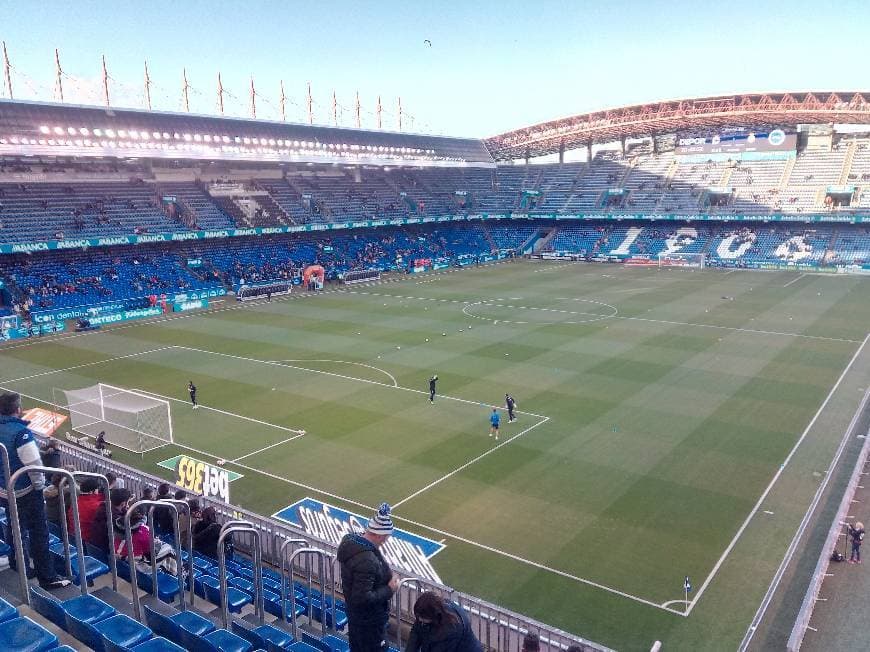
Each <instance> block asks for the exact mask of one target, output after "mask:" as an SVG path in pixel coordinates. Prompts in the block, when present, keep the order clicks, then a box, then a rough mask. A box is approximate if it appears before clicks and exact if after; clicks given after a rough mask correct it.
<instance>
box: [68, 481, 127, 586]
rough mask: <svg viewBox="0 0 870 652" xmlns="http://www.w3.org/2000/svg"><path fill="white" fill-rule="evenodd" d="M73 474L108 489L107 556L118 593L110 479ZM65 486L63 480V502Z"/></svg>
mask: <svg viewBox="0 0 870 652" xmlns="http://www.w3.org/2000/svg"><path fill="white" fill-rule="evenodd" d="M72 474H73V476H74V477H76V478H94V479H96V480H97V481H98V482H99V483H100V484H101V485H103V486H105V487H106V493H105V500H104V501H103V505H104V506H105V508H106V530H107V534H108V539H106V541H107V542H108V545H109V549H108V550H107V551H106V556H107V557H108V559H109V569H110V570H111V571H112V590H113V591H117V590H118V563H117V559H116V558H115V546H113V545H112V542H113V541H114V539H115V537H114V530H113V528H112V503H111V500H110V496H109V494H110V493H111V490H110V489H109V479H108V478H107V477H106V476H105V475H101V474H99V473H91V472H89V471H73V472H72ZM64 484H65V481H63V480H62V481H61V484H60V487H58V489H59V494H60V500H61V501H63V487H64ZM62 513H63V512H62ZM61 520H65V519H61ZM67 556H68V555H67Z"/></svg>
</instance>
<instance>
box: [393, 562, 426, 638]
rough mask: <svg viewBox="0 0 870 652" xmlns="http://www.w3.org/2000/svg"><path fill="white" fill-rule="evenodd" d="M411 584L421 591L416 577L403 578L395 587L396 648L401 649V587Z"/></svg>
mask: <svg viewBox="0 0 870 652" xmlns="http://www.w3.org/2000/svg"><path fill="white" fill-rule="evenodd" d="M411 584H413V585H414V586H415V587H416V588H417V590H418V591H420V590H421V589H423V588H424V587H423V584H422V582H420V580H418V579H417V578H416V577H405V578H403V579H401V580H399V585H398V586H397V587H396V595H395V598H396V646H397V647H398V648H399V649H400V650H401V649H402V587H403V586H410V585H411Z"/></svg>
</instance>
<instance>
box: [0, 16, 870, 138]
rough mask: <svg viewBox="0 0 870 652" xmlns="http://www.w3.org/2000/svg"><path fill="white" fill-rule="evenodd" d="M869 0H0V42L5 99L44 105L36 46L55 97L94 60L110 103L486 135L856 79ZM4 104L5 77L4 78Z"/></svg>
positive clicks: (88, 81) (84, 91)
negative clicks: (615, 111)
mask: <svg viewBox="0 0 870 652" xmlns="http://www.w3.org/2000/svg"><path fill="white" fill-rule="evenodd" d="M868 25H870V2H866V0H864V1H852V0H832V1H831V2H828V3H824V2H814V3H810V2H804V1H803V0H794V1H792V2H780V1H777V0H755V1H753V2H748V1H744V0H732V1H730V2H729V1H721V0H717V1H716V2H709V1H708V2H704V0H695V1H694V2H692V1H674V2H642V1H634V0H610V1H609V2H586V1H584V0H574V1H569V2H555V1H549V0H532V1H528V0H526V1H524V2H514V1H512V0H502V1H500V2H490V1H485V0H479V1H477V2H475V1H474V0H471V1H467V2H461V3H460V2H456V1H452V2H451V1H450V0H441V1H440V2H439V1H434V2H424V1H421V0H417V1H416V2H414V1H413V0H412V1H410V2H390V1H387V0H385V1H381V2H366V1H364V0H358V1H357V2H344V1H342V0H333V1H331V2H311V1H304V2H303V1H297V0H285V1H277V0H276V1H267V0H249V1H248V2H229V1H227V0H211V1H200V0H175V1H174V2H167V1H165V0H151V1H148V2H142V1H141V0H139V1H136V2H128V1H126V0H118V1H116V2H98V1H96V0H77V1H76V2H69V1H68V0H65V1H63V2H61V1H57V0H40V1H38V2H37V1H35V0H13V1H10V0H0V39H2V40H4V41H5V42H6V46H7V49H8V52H9V58H10V61H11V64H12V66H13V70H12V82H13V90H14V95H15V98H16V99H39V100H43V101H52V100H56V99H57V96H56V91H55V83H54V80H55V74H54V49H55V48H57V49H58V50H59V53H60V60H61V65H62V68H63V71H64V77H63V84H64V96H65V99H66V101H67V102H75V103H83V104H97V103H100V102H101V101H102V100H101V95H100V93H101V90H100V89H101V83H100V79H101V63H100V57H101V55H105V56H106V60H107V63H108V70H109V75H110V78H111V79H110V95H111V100H112V102H113V104H114V105H117V106H136V107H142V106H144V104H143V102H144V93H143V89H142V86H143V77H144V71H143V67H144V62H145V60H146V59H147V61H148V67H149V71H150V76H151V80H152V82H153V87H152V91H151V92H152V106H153V108H154V109H159V110H167V111H178V110H181V107H182V105H181V86H182V69H183V68H186V70H187V78H188V81H189V83H190V87H191V94H190V109H191V111H193V112H197V113H208V114H216V113H217V99H216V98H217V93H216V88H217V74H218V72H220V73H221V78H222V81H223V86H224V88H225V89H226V90H227V91H228V92H229V93H231V94H232V96H227V97H226V98H225V110H226V112H227V114H232V115H243V116H249V115H250V100H249V93H250V84H251V76H252V75H253V78H254V84H255V88H256V92H257V96H258V97H257V117H258V118H264V119H280V111H279V108H278V98H279V96H280V87H279V84H280V81H281V80H283V82H284V88H285V91H286V95H287V97H288V104H287V109H286V110H287V119H288V120H292V121H297V122H303V121H306V122H307V110H306V97H307V84H308V83H309V82H310V83H311V87H312V96H313V99H314V103H315V104H314V121H315V123H319V124H332V120H333V116H332V93H333V91H335V93H336V97H337V100H338V104H339V106H340V107H341V108H340V109H339V116H338V117H339V120H338V122H339V124H340V125H344V126H355V123H356V117H355V109H354V106H355V93H357V92H359V95H360V103H361V105H362V126H363V127H364V128H374V127H375V126H376V118H375V106H376V102H377V97H378V96H379V95H380V97H381V101H382V104H383V108H384V112H383V115H382V120H383V128H385V129H391V130H394V129H396V127H397V120H396V116H397V113H398V111H397V102H398V99H397V98H399V97H401V100H402V106H403V114H404V121H403V130H405V131H417V132H423V133H435V134H445V135H450V136H470V137H478V138H479V137H487V136H491V135H495V134H498V133H502V132H504V131H508V130H511V129H516V128H520V127H523V126H526V125H530V124H534V123H537V122H542V121H545V120H550V119H554V118H558V117H563V116H569V115H574V114H578V113H584V112H587V111H593V110H598V109H603V108H610V107H617V106H622V105H626V104H638V103H643V102H651V101H656V100H662V99H672V98H678V97H698V96H704V95H728V94H732V93H737V92H754V91H786V90H791V91H797V90H843V91H846V90H870V69H868V67H867V62H868V61H870V38H868V37H867V27H868ZM3 90H4V97H5V96H6V95H5V87H4V89H3Z"/></svg>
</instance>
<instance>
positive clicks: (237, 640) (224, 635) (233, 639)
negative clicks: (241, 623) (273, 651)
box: [204, 629, 254, 652]
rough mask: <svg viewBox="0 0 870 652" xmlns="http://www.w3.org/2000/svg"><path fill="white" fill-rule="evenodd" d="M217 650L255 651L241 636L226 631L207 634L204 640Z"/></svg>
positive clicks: (219, 630)
mask: <svg viewBox="0 0 870 652" xmlns="http://www.w3.org/2000/svg"><path fill="white" fill-rule="evenodd" d="M204 640H205V641H208V643H210V644H211V645H213V646H214V647H215V648H217V649H218V650H220V651H221V652H249V650H252V649H254V646H253V645H251V643H250V642H249V641H246V640H245V639H243V638H242V637H241V636H236V635H235V634H233V633H232V632H230V631H227V630H226V629H216V630H215V631H213V632H211V633H210V634H207V635H206V636H205V638H204Z"/></svg>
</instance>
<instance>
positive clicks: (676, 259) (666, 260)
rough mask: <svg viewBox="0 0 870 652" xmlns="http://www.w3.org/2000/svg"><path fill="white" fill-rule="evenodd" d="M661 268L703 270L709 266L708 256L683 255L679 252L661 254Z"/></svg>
mask: <svg viewBox="0 0 870 652" xmlns="http://www.w3.org/2000/svg"><path fill="white" fill-rule="evenodd" d="M658 258H659V267H689V268H692V269H703V268H704V267H706V265H707V254H681V253H679V252H671V253H660V254H659V256H658Z"/></svg>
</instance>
